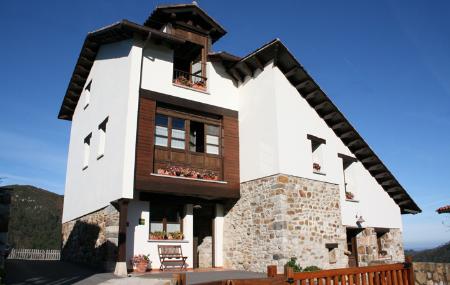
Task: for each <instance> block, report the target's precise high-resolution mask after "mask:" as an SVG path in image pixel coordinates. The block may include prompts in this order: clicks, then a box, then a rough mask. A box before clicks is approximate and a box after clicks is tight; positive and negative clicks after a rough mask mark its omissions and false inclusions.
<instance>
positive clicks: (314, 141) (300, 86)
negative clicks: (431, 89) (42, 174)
mask: <svg viewBox="0 0 450 285" xmlns="http://www.w3.org/2000/svg"><path fill="white" fill-rule="evenodd" d="M225 33H226V32H225V30H224V29H223V27H222V26H220V25H219V24H218V23H217V22H216V21H215V20H213V19H212V18H211V17H210V16H208V15H207V14H206V13H205V12H204V11H203V10H201V9H200V8H199V7H198V6H197V5H195V4H183V5H172V6H161V7H158V8H157V9H156V10H154V11H153V13H152V14H151V15H150V17H149V18H148V19H147V21H146V22H145V23H144V24H143V25H139V24H135V23H132V22H129V21H127V20H123V21H120V22H118V23H115V24H113V25H110V26H108V27H105V28H102V29H100V30H97V31H94V32H92V33H89V34H88V36H87V37H86V40H85V42H84V44H83V47H82V49H81V53H80V56H79V58H78V61H77V64H76V66H75V70H74V72H73V75H72V78H71V80H70V83H69V87H68V90H67V92H66V95H65V97H64V101H63V103H62V106H61V110H60V113H59V116H58V117H59V118H60V119H64V120H69V121H72V127H71V136H70V147H69V156H68V165H67V178H66V189H65V202H64V214H63V258H65V259H67V260H73V261H79V262H84V263H90V264H93V265H106V266H107V267H108V268H110V269H112V268H114V266H115V268H116V272H124V266H125V264H127V265H128V266H129V263H128V261H129V260H130V259H131V257H132V256H133V255H134V254H150V258H151V261H152V262H153V264H152V266H153V268H158V267H159V259H158V253H157V245H158V244H179V245H181V246H182V249H183V253H184V254H185V255H186V256H188V264H189V267H226V268H236V269H246V270H256V271H264V270H265V269H266V266H267V265H269V264H277V265H278V266H279V268H280V270H281V268H282V266H283V265H284V264H285V263H286V261H287V260H288V259H289V258H290V257H291V256H296V257H298V261H299V262H300V263H301V265H302V266H307V265H317V266H320V267H322V268H334V267H345V266H355V265H359V266H364V265H367V264H370V263H372V262H380V261H381V262H392V261H402V260H403V258H404V256H403V245H402V222H401V214H408V213H412V214H415V213H419V212H420V211H421V210H420V209H419V207H418V206H417V205H416V204H415V202H414V201H413V200H412V199H411V197H410V196H409V195H408V194H407V192H406V191H405V190H404V189H403V187H402V186H401V185H400V183H399V182H398V181H397V180H396V179H395V177H394V176H393V175H392V174H391V172H390V171H389V170H388V169H387V167H386V166H385V165H384V164H383V163H382V161H381V160H380V159H379V158H378V157H377V155H376V154H375V153H374V152H373V151H372V150H371V148H370V147H369V146H368V144H367V143H366V142H365V141H364V140H363V138H362V137H361V136H360V135H359V134H358V133H357V132H356V130H355V129H354V128H353V127H352V126H351V124H350V123H349V122H348V121H347V119H346V118H345V117H344V115H343V114H342V113H341V112H340V111H339V110H338V108H337V107H336V106H335V105H334V104H333V103H332V102H331V100H330V99H329V98H328V97H327V96H326V95H325V93H324V92H323V91H322V90H321V89H320V87H319V86H318V85H317V83H316V82H315V81H314V80H313V79H312V78H311V76H310V75H309V74H308V73H307V72H306V71H305V70H304V68H303V67H302V65H301V64H300V63H299V62H298V61H297V60H296V59H295V58H294V56H293V55H292V54H291V53H290V52H289V50H288V49H287V48H286V47H285V46H284V45H283V43H282V42H281V41H280V40H278V39H276V40H273V41H271V42H269V43H268V44H265V45H264V46H262V47H260V48H258V49H257V50H256V51H254V52H252V53H250V54H249V55H247V56H244V57H242V58H241V57H237V56H234V55H231V54H229V53H226V52H213V51H212V47H213V44H214V43H215V42H216V41H218V40H219V39H220V38H221V37H222V36H224V35H225ZM361 104H363V102H361ZM161 231H164V232H166V235H169V236H171V237H172V238H176V233H174V232H182V234H183V237H184V238H183V239H182V240H159V239H158V238H159V237H160V235H161V233H160V232H161ZM170 233H172V234H170ZM116 261H118V263H117V264H116Z"/></svg>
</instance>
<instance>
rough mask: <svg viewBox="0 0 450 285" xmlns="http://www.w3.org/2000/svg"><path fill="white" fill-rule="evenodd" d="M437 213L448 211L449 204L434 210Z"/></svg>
mask: <svg viewBox="0 0 450 285" xmlns="http://www.w3.org/2000/svg"><path fill="white" fill-rule="evenodd" d="M436 212H438V214H444V213H450V205H447V206H442V207H440V208H438V209H437V210H436Z"/></svg>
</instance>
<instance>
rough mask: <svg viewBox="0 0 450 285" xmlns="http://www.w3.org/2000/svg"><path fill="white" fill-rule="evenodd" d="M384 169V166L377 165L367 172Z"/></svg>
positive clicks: (369, 168)
mask: <svg viewBox="0 0 450 285" xmlns="http://www.w3.org/2000/svg"><path fill="white" fill-rule="evenodd" d="M382 168H383V165H382V164H375V165H373V166H370V167H368V168H367V170H369V171H375V170H378V169H382Z"/></svg>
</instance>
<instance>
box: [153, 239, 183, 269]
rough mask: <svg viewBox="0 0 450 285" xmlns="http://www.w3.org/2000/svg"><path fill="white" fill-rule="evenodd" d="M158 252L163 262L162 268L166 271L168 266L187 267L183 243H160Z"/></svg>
mask: <svg viewBox="0 0 450 285" xmlns="http://www.w3.org/2000/svg"><path fill="white" fill-rule="evenodd" d="M158 253H159V261H160V263H161V266H160V267H159V269H160V270H163V271H164V270H165V269H167V267H168V266H171V267H180V268H181V269H186V268H187V264H186V259H187V256H183V251H182V250H181V245H158Z"/></svg>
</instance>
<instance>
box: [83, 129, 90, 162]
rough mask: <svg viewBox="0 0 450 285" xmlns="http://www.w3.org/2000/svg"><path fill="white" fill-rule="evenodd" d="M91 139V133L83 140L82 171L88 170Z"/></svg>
mask: <svg viewBox="0 0 450 285" xmlns="http://www.w3.org/2000/svg"><path fill="white" fill-rule="evenodd" d="M91 137H92V133H90V134H89V135H88V136H87V137H86V138H84V157H83V170H85V169H86V168H88V165H89V154H90V148H91Z"/></svg>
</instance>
